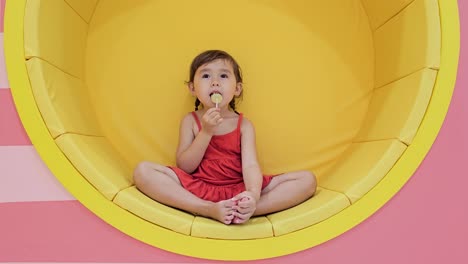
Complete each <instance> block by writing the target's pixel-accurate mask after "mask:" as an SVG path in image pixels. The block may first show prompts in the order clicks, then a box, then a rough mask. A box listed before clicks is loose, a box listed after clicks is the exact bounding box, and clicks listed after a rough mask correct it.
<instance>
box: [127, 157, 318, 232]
mask: <svg viewBox="0 0 468 264" xmlns="http://www.w3.org/2000/svg"><path fill="white" fill-rule="evenodd" d="M133 177H134V180H135V185H136V187H137V188H138V189H139V190H140V191H141V192H143V193H145V194H146V195H148V196H149V197H151V198H152V199H154V200H156V201H158V202H161V203H163V204H166V205H168V206H172V207H175V208H179V209H182V210H185V211H187V212H191V213H193V214H196V215H202V216H205V217H210V218H213V219H216V220H218V221H220V222H222V223H224V224H230V223H231V222H234V223H236V224H240V223H244V222H246V221H247V220H249V219H250V217H251V216H257V215H265V214H268V213H272V212H277V211H281V210H284V209H287V208H290V207H293V206H295V205H298V204H300V203H301V202H303V201H305V200H307V199H309V198H310V197H312V196H313V195H314V193H315V190H316V186H317V181H316V179H315V176H314V175H313V174H312V173H311V172H309V171H297V172H290V173H285V174H281V175H278V176H275V177H273V179H272V180H271V182H270V183H269V184H268V186H267V187H266V188H265V189H263V190H262V192H261V195H260V200H259V201H258V203H257V204H252V202H251V201H244V200H243V199H242V197H240V201H239V204H236V202H234V201H233V200H232V199H229V200H223V201H220V202H217V203H214V202H211V201H207V200H203V199H201V198H199V197H197V196H195V195H194V194H192V193H191V192H189V191H187V190H186V189H185V188H183V187H182V184H181V183H180V181H179V178H178V177H177V175H176V174H175V172H174V171H173V170H171V169H170V168H168V167H165V166H162V165H159V164H156V163H151V162H142V163H140V164H139V165H138V166H137V167H136V169H135V171H134V175H133ZM233 220H234V221H233Z"/></svg>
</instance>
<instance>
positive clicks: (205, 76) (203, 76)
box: [201, 73, 210, 78]
mask: <svg viewBox="0 0 468 264" xmlns="http://www.w3.org/2000/svg"><path fill="white" fill-rule="evenodd" d="M201 77H202V78H209V77H210V75H208V74H207V73H205V74H203V75H202V76H201Z"/></svg>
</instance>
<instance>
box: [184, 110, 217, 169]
mask: <svg viewBox="0 0 468 264" xmlns="http://www.w3.org/2000/svg"><path fill="white" fill-rule="evenodd" d="M193 126H194V122H193V117H192V116H191V114H188V115H186V116H185V117H184V118H183V119H182V122H181V123H180V131H179V146H178V147H177V153H176V162H177V167H179V168H180V169H182V170H183V171H185V172H187V173H189V174H190V173H192V172H193V171H195V169H196V168H197V167H198V165H200V162H201V160H202V159H203V156H204V155H205V151H206V148H207V147H208V144H209V143H210V140H211V135H210V134H209V133H206V131H204V130H203V129H202V130H201V131H199V133H198V134H197V136H195V135H194V133H193Z"/></svg>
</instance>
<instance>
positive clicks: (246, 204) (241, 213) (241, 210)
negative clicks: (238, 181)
mask: <svg viewBox="0 0 468 264" xmlns="http://www.w3.org/2000/svg"><path fill="white" fill-rule="evenodd" d="M233 208H234V210H235V211H234V219H233V220H232V223H233V224H242V223H245V222H247V221H248V220H249V219H250V217H252V215H253V213H254V212H255V209H256V205H255V201H254V199H253V198H250V197H248V196H245V197H242V199H240V200H238V201H236V205H235V206H234V207H233Z"/></svg>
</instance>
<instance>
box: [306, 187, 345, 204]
mask: <svg viewBox="0 0 468 264" xmlns="http://www.w3.org/2000/svg"><path fill="white" fill-rule="evenodd" d="M318 187H320V188H322V189H324V190H327V191H330V192H336V193H339V194H342V195H344V197H346V199H348V202H349V204H350V205H351V204H353V203H352V202H351V198H349V196H348V195H346V194H345V193H343V192H340V191H337V190H332V189H329V188H325V187H323V186H320V185H318ZM310 199H314V197H313V196H312V198H310Z"/></svg>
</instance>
